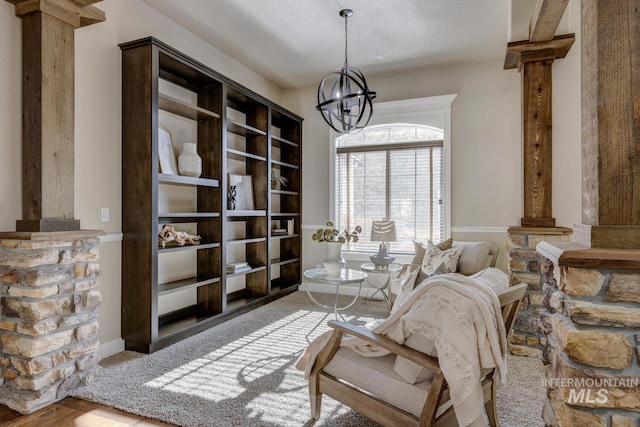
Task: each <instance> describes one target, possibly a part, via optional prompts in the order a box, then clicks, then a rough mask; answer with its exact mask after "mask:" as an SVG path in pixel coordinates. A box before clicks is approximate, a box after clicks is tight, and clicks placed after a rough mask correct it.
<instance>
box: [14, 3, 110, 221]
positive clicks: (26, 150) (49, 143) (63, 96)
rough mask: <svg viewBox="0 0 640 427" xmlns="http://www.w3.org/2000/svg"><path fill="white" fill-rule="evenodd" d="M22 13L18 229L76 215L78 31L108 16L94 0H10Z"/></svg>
mask: <svg viewBox="0 0 640 427" xmlns="http://www.w3.org/2000/svg"><path fill="white" fill-rule="evenodd" d="M7 1H8V2H9V3H11V4H13V5H15V13H16V15H17V16H19V17H20V18H22V74H23V78H22V110H23V111H22V219H20V220H17V221H16V230H17V231H18V232H51V231H70V230H78V229H80V221H79V220H77V219H74V212H73V211H74V68H75V60H74V33H75V28H78V27H81V26H84V25H89V24H92V23H94V22H102V21H104V20H105V15H104V12H103V11H101V10H100V9H98V8H96V7H94V6H90V5H89V4H90V3H95V1H91V0H86V1H85V0H7Z"/></svg>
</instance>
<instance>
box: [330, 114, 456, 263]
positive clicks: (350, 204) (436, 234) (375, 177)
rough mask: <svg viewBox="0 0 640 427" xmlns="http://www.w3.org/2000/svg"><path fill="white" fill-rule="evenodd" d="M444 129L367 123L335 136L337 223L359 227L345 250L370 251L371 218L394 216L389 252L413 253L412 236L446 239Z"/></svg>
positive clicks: (373, 248)
mask: <svg viewBox="0 0 640 427" xmlns="http://www.w3.org/2000/svg"><path fill="white" fill-rule="evenodd" d="M443 140H444V130H443V129H439V128H436V127H432V126H424V125H418V124H405V123H394V124H385V125H377V126H369V127H367V128H366V129H364V130H363V131H361V132H359V133H356V134H353V135H344V136H340V137H337V138H336V140H335V148H336V158H335V179H334V184H335V188H334V197H335V201H334V207H335V211H336V212H335V218H336V221H337V225H338V227H339V228H340V229H341V230H344V229H345V228H346V229H348V230H352V229H353V228H355V226H357V225H360V226H361V227H362V228H363V232H362V234H361V235H360V239H359V241H358V243H355V244H349V246H348V249H349V250H355V251H371V252H375V251H376V250H377V248H378V244H379V242H371V241H370V236H371V222H372V221H373V220H380V219H389V220H393V221H395V224H396V231H397V237H398V241H397V242H390V243H389V250H390V252H396V253H402V252H406V253H410V252H413V250H414V247H413V240H414V239H417V240H422V241H426V240H433V241H440V240H443V239H444V238H445V200H444V199H445V194H446V191H445V177H446V174H445V155H444V144H443Z"/></svg>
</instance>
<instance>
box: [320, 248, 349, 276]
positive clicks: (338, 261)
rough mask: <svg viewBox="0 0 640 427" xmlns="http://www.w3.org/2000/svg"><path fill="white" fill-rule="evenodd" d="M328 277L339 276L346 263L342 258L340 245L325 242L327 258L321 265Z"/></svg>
mask: <svg viewBox="0 0 640 427" xmlns="http://www.w3.org/2000/svg"><path fill="white" fill-rule="evenodd" d="M322 265H324V268H325V270H327V274H328V275H329V276H339V275H340V270H342V269H343V268H344V266H345V265H347V263H346V262H345V260H344V258H342V243H340V242H327V258H326V259H325V260H324V262H323V263H322Z"/></svg>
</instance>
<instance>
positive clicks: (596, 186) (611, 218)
mask: <svg viewBox="0 0 640 427" xmlns="http://www.w3.org/2000/svg"><path fill="white" fill-rule="evenodd" d="M582 26H583V28H584V29H583V32H582V42H581V47H582V67H581V70H582V91H581V93H582V158H583V161H582V165H583V168H582V222H583V223H584V224H587V225H592V226H612V225H618V226H621V225H627V226H636V227H638V229H640V150H639V148H638V147H639V146H640V79H639V78H638V75H639V70H640V9H639V8H638V3H637V2H628V1H622V0H615V1H613V0H610V1H588V2H583V3H582ZM638 235H639V234H636V236H638ZM638 247H640V240H638Z"/></svg>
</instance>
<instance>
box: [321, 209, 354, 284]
mask: <svg viewBox="0 0 640 427" xmlns="http://www.w3.org/2000/svg"><path fill="white" fill-rule="evenodd" d="M361 232H362V227H360V226H359V225H358V226H356V227H355V228H354V229H353V231H349V230H348V229H345V230H344V231H342V232H340V231H338V229H337V228H335V225H334V223H333V221H331V220H329V221H327V223H326V224H325V228H320V229H318V231H316V232H315V233H314V234H313V235H312V236H311V238H312V239H313V240H314V241H316V242H325V243H327V257H326V259H325V260H324V262H323V263H322V264H323V265H324V268H325V269H326V270H327V274H328V275H329V276H338V275H339V274H340V271H341V270H342V269H343V268H344V266H345V265H346V264H347V263H346V262H345V260H344V258H342V245H343V244H344V243H345V242H349V241H353V242H354V243H355V242H357V241H358V235H359V234H360V233H361Z"/></svg>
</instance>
